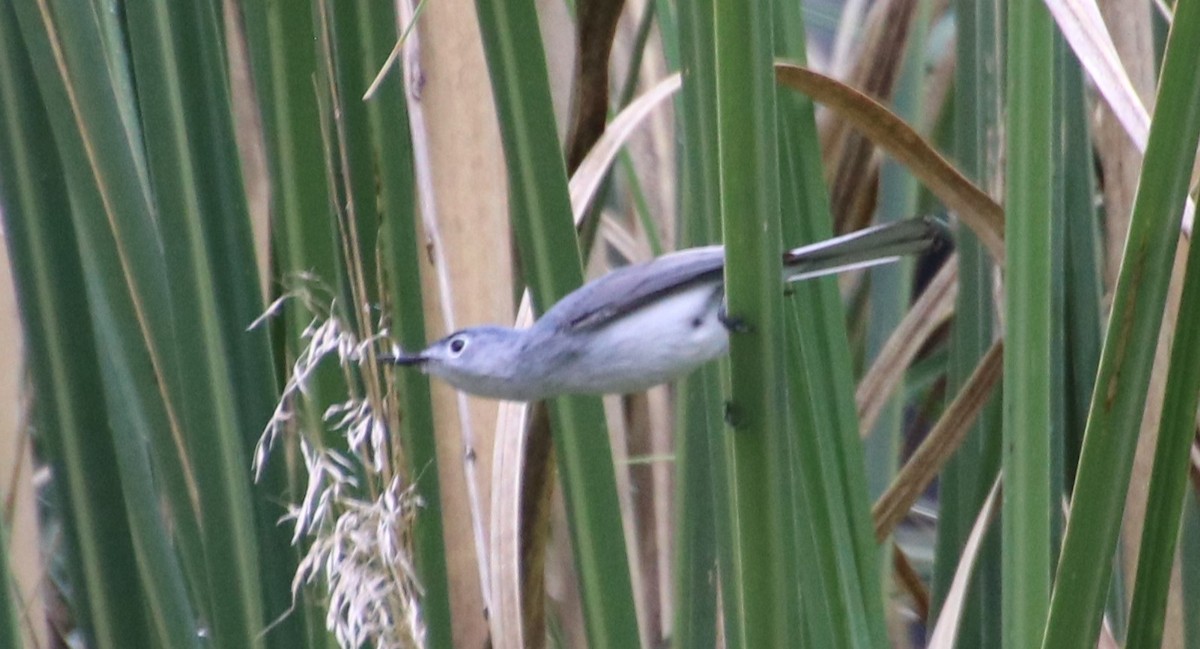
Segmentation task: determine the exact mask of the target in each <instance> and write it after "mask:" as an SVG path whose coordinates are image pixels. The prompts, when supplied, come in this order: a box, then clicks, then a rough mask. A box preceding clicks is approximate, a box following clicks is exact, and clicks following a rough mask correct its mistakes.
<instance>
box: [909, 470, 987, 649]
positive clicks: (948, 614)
mask: <svg viewBox="0 0 1200 649" xmlns="http://www.w3.org/2000/svg"><path fill="white" fill-rule="evenodd" d="M1000 483H1001V479H1000V476H997V477H996V481H995V482H993V483H992V490H991V491H990V492H988V497H987V500H985V501H983V507H982V508H980V510H979V515H978V516H976V517H975V524H974V525H973V526H971V533H970V535H968V536H967V543H966V545H964V546H963V553H962V558H961V559H959V561H958V567H957V568H955V569H954V579H953V580H952V581H951V582H950V590H949V591H948V592H947V593H946V601H945V602H943V603H942V612H941V615H939V616H938V620H937V624H935V625H934V627H933V633H932V634H931V635H930V636H929V644H928V645H927V646H928V648H929V649H952V647H954V640H955V637H956V636H957V635H958V625H959V623H960V622H961V621H962V611H963V602H964V601H966V598H967V586H968V585H970V583H971V572H972V571H973V570H974V569H975V560H976V559H978V558H979V548H980V547H982V546H983V534H984V532H986V531H987V528H988V525H989V524H990V523H991V521H992V518H993V516H994V514H995V511H996V504H997V503H998V502H999V500H1000V492H1001V487H1000Z"/></svg>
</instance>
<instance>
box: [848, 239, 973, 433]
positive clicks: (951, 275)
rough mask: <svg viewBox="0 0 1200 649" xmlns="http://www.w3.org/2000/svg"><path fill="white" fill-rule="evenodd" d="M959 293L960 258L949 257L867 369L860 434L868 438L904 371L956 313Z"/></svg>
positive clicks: (860, 393)
mask: <svg viewBox="0 0 1200 649" xmlns="http://www.w3.org/2000/svg"><path fill="white" fill-rule="evenodd" d="M957 295H958V257H957V256H954V257H951V258H950V259H948V260H946V263H945V264H943V265H942V268H941V270H939V271H938V273H937V275H935V276H934V277H933V279H932V280H931V281H930V282H929V286H927V287H926V288H925V291H924V292H923V293H921V297H919V298H917V302H916V304H914V305H913V306H912V308H911V309H909V311H908V313H907V314H905V316H904V319H903V320H901V321H900V324H899V325H897V326H896V330H895V331H893V332H892V335H891V337H889V338H888V340H887V342H886V343H885V344H884V346H883V349H882V350H880V351H879V355H878V356H876V357H875V362H874V363H872V364H871V369H869V370H867V373H866V375H864V376H863V378H862V381H860V382H859V384H858V390H857V391H856V393H855V395H854V400H855V402H856V403H857V404H858V422H859V424H858V426H859V429H858V430H859V434H860V435H861V436H862V437H866V436H867V435H869V434H870V433H871V431H872V430H874V429H875V422H876V421H877V420H878V419H879V413H880V412H881V411H882V410H883V406H884V404H886V403H887V401H888V399H889V398H890V397H891V395H892V391H894V390H895V389H896V386H898V385H900V381H901V380H902V379H903V378H904V372H905V371H906V370H907V369H908V366H909V364H911V363H912V360H913V359H914V358H916V356H917V352H918V351H920V350H921V347H923V346H924V345H925V342H926V341H927V340H929V336H930V335H932V334H933V332H934V331H936V330H937V328H938V327H940V326H941V325H942V323H943V322H945V321H946V320H948V319H949V318H950V315H951V314H952V313H954V299H955V297H956V296H957Z"/></svg>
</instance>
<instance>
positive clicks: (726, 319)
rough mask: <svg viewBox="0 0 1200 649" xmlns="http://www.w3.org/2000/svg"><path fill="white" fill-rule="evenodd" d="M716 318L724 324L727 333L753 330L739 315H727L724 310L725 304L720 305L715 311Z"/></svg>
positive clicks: (746, 332)
mask: <svg viewBox="0 0 1200 649" xmlns="http://www.w3.org/2000/svg"><path fill="white" fill-rule="evenodd" d="M717 319H718V320H720V321H721V324H723V325H725V329H726V330H728V331H729V333H734V334H748V333H750V332H751V331H754V327H752V326H750V323H748V322H746V321H745V320H743V319H742V318H741V317H739V316H735V315H734V316H731V315H729V312H728V311H726V310H725V305H721V308H720V309H719V310H718V311H717Z"/></svg>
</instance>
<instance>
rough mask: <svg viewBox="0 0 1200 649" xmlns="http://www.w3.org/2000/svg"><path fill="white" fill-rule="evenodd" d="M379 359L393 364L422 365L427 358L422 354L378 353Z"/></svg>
mask: <svg viewBox="0 0 1200 649" xmlns="http://www.w3.org/2000/svg"><path fill="white" fill-rule="evenodd" d="M379 360H381V361H383V362H384V363H391V364H393V365H423V364H424V363H425V361H427V360H429V359H428V358H426V357H425V355H424V354H419V353H418V354H399V355H396V354H380V355H379Z"/></svg>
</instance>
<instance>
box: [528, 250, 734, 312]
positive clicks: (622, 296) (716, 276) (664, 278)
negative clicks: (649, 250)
mask: <svg viewBox="0 0 1200 649" xmlns="http://www.w3.org/2000/svg"><path fill="white" fill-rule="evenodd" d="M724 265H725V250H724V249H723V248H722V247H721V246H705V247H702V248H689V249H687V250H681V251H679V252H673V253H670V254H666V255H663V256H661V257H657V258H655V259H651V260H650V261H646V262H642V263H638V264H631V265H629V266H625V267H623V268H618V269H617V270H614V271H613V272H611V273H609V274H607V275H604V276H603V277H599V278H596V279H595V280H593V281H591V282H590V283H587V284H584V285H583V286H582V287H580V288H579V289H578V290H577V291H575V292H574V293H571V294H570V295H568V296H566V297H565V298H563V299H562V300H561V301H559V302H558V304H555V305H554V306H553V307H552V308H551V309H550V310H549V311H547V312H546V313H545V315H543V316H542V317H541V319H540V320H538V322H537V326H539V327H552V328H554V329H558V330H567V331H585V330H587V329H591V328H593V327H599V326H601V325H604V324H606V323H609V322H611V321H613V320H615V319H617V318H620V317H621V316H624V315H626V314H628V313H631V312H633V311H636V310H637V309H639V308H641V307H643V306H645V305H647V304H650V303H653V302H655V301H657V300H658V299H659V298H662V297H665V296H666V295H668V294H670V293H673V292H675V291H679V290H682V289H687V288H691V287H692V286H695V285H696V284H697V283H702V282H719V281H721V280H722V278H723V276H722V273H723V269H724Z"/></svg>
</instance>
